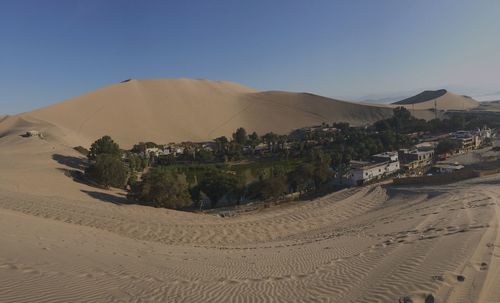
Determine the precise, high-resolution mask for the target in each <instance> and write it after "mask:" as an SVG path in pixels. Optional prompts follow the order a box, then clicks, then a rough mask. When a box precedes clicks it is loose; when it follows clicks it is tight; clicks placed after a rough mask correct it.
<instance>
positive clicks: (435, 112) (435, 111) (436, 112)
mask: <svg viewBox="0 0 500 303" xmlns="http://www.w3.org/2000/svg"><path fill="white" fill-rule="evenodd" d="M437 104H438V103H437V99H434V116H435V117H436V119H437V118H438V105H437Z"/></svg>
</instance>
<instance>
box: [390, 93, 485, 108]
mask: <svg viewBox="0 0 500 303" xmlns="http://www.w3.org/2000/svg"><path fill="white" fill-rule="evenodd" d="M392 104H393V105H397V106H404V107H406V108H408V109H420V110H422V109H433V108H435V106H436V107H437V109H438V110H469V109H472V108H476V107H478V106H479V102H478V101H476V100H474V99H472V98H471V97H468V96H462V95H457V94H454V93H451V92H449V91H447V90H445V89H440V90H435V91H430V90H426V91H423V92H421V93H420V94H418V95H415V96H413V97H409V98H406V99H404V100H401V101H398V102H394V103H392Z"/></svg>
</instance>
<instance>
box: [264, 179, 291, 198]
mask: <svg viewBox="0 0 500 303" xmlns="http://www.w3.org/2000/svg"><path fill="white" fill-rule="evenodd" d="M261 182H262V185H261V189H260V194H261V197H262V199H264V200H270V199H272V200H274V201H276V200H278V199H279V198H280V197H282V196H283V195H284V194H285V193H286V192H287V183H286V178H285V176H284V175H277V176H271V177H270V178H267V179H264V180H263V181H261Z"/></svg>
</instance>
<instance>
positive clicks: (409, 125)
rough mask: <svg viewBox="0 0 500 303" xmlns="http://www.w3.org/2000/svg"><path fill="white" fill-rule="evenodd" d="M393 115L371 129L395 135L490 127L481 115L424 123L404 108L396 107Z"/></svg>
mask: <svg viewBox="0 0 500 303" xmlns="http://www.w3.org/2000/svg"><path fill="white" fill-rule="evenodd" d="M393 112H394V115H393V116H392V117H391V118H388V119H384V120H380V121H377V122H375V124H374V125H373V127H374V128H375V130H377V131H388V130H392V131H394V132H397V133H403V134H405V133H406V134H407V133H415V132H427V131H429V132H434V133H440V132H452V131H457V130H473V129H477V128H480V127H483V126H484V125H486V124H488V125H491V122H492V121H490V120H497V119H494V118H493V119H491V118H490V119H488V117H484V116H482V115H481V114H474V113H467V114H462V113H458V112H457V113H451V114H448V116H449V117H448V118H446V119H432V120H430V121H426V120H424V119H417V118H415V117H413V116H412V115H411V112H410V111H409V110H407V109H406V108H404V107H398V108H395V109H394V110H393Z"/></svg>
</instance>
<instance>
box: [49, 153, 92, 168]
mask: <svg viewBox="0 0 500 303" xmlns="http://www.w3.org/2000/svg"><path fill="white" fill-rule="evenodd" d="M52 159H53V160H54V161H56V162H57V163H59V164H62V165H65V166H67V167H69V168H72V169H77V170H81V171H84V170H85V167H87V164H88V162H87V160H86V159H84V158H78V157H73V156H64V155H61V154H53V155H52Z"/></svg>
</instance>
